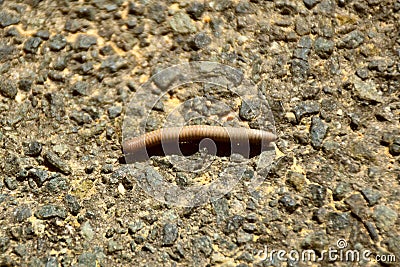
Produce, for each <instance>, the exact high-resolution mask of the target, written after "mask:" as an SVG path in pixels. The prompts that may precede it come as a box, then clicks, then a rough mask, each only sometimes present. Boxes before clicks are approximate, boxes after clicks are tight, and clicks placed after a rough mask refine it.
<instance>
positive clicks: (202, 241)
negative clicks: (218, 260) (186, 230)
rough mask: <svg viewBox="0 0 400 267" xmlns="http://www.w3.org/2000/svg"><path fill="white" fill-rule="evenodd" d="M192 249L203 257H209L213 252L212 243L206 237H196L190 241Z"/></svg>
mask: <svg viewBox="0 0 400 267" xmlns="http://www.w3.org/2000/svg"><path fill="white" fill-rule="evenodd" d="M192 244H193V247H194V248H195V249H197V250H199V251H200V252H202V253H203V254H204V255H205V256H209V255H211V252H212V251H213V248H212V241H211V239H210V237H208V236H202V237H198V238H195V239H193V240H192Z"/></svg>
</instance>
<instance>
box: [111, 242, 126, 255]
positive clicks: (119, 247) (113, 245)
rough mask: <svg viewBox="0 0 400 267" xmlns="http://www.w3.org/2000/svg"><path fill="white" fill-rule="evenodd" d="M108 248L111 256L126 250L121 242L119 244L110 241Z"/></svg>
mask: <svg viewBox="0 0 400 267" xmlns="http://www.w3.org/2000/svg"><path fill="white" fill-rule="evenodd" d="M107 247H108V252H109V253H110V254H113V253H115V252H118V251H121V250H123V249H124V246H123V245H122V244H121V243H120V242H117V241H115V240H110V241H108V246H107Z"/></svg>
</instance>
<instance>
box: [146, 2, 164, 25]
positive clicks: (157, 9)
mask: <svg viewBox="0 0 400 267" xmlns="http://www.w3.org/2000/svg"><path fill="white" fill-rule="evenodd" d="M147 11H148V16H149V18H150V19H152V20H154V21H155V22H157V23H158V24H160V23H162V22H164V21H165V18H166V11H167V7H166V6H165V5H164V4H163V2H159V3H157V2H155V3H154V4H151V5H150V6H149V7H148V8H147Z"/></svg>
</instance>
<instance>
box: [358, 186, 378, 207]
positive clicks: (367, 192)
mask: <svg viewBox="0 0 400 267" xmlns="http://www.w3.org/2000/svg"><path fill="white" fill-rule="evenodd" d="M361 193H362V194H363V196H364V198H365V199H366V200H367V201H368V204H369V205H370V206H374V205H375V204H377V203H378V202H379V200H380V199H381V198H382V195H381V193H379V191H377V190H374V189H371V188H364V189H363V190H361Z"/></svg>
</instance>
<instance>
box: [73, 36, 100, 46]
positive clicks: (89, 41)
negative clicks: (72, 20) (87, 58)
mask: <svg viewBox="0 0 400 267" xmlns="http://www.w3.org/2000/svg"><path fill="white" fill-rule="evenodd" d="M96 44H97V38H96V36H93V35H88V34H80V35H79V36H78V38H76V41H75V44H74V48H75V49H76V50H88V49H89V48H90V47H91V46H93V45H96Z"/></svg>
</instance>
